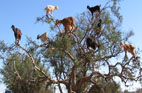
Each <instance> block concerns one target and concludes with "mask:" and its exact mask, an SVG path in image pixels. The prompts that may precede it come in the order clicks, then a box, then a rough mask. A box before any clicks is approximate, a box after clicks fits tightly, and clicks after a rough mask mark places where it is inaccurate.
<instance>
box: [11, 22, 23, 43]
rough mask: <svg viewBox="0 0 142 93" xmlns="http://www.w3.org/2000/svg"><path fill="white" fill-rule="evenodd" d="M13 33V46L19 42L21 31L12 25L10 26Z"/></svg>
mask: <svg viewBox="0 0 142 93" xmlns="http://www.w3.org/2000/svg"><path fill="white" fill-rule="evenodd" d="M11 28H12V30H13V32H14V36H15V44H19V40H21V35H22V33H21V30H20V29H19V28H15V26H14V25H12V26H11Z"/></svg>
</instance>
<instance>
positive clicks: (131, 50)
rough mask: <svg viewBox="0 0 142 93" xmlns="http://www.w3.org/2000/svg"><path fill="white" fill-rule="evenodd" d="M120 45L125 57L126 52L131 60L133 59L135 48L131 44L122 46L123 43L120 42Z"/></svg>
mask: <svg viewBox="0 0 142 93" xmlns="http://www.w3.org/2000/svg"><path fill="white" fill-rule="evenodd" d="M120 45H121V46H122V47H123V49H124V51H125V56H127V51H128V52H129V53H131V54H132V55H133V58H135V57H136V56H135V50H134V49H135V47H134V46H132V45H131V44H124V43H123V42H120Z"/></svg>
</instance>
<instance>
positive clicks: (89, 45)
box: [86, 37, 100, 50]
mask: <svg viewBox="0 0 142 93" xmlns="http://www.w3.org/2000/svg"><path fill="white" fill-rule="evenodd" d="M86 43H87V48H88V49H89V47H91V48H93V49H94V50H95V49H96V48H97V47H98V48H99V47H100V44H97V43H96V42H95V41H93V40H92V39H91V38H90V37H88V38H87V40H86Z"/></svg>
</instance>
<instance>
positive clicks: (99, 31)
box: [96, 19, 102, 36]
mask: <svg viewBox="0 0 142 93" xmlns="http://www.w3.org/2000/svg"><path fill="white" fill-rule="evenodd" d="M96 28H97V29H96V35H97V36H100V35H101V28H102V20H101V19H99V23H98V24H97V27H96Z"/></svg>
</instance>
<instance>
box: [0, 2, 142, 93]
mask: <svg viewBox="0 0 142 93" xmlns="http://www.w3.org/2000/svg"><path fill="white" fill-rule="evenodd" d="M119 1H120V0H110V1H108V2H107V3H106V5H105V6H104V7H103V8H102V9H101V14H98V13H95V15H94V16H93V17H92V16H91V13H90V12H89V11H88V12H83V13H81V14H80V15H78V16H77V17H76V25H75V26H76V28H75V31H74V32H73V33H72V34H71V35H69V34H67V33H64V32H65V31H64V30H63V29H61V28H60V26H58V25H55V19H54V18H50V17H48V18H47V17H45V16H43V17H38V18H37V22H43V23H47V24H48V25H50V26H51V27H50V28H51V31H55V32H58V33H54V38H48V43H47V44H41V45H39V44H38V43H37V42H36V41H32V40H31V39H28V43H27V45H26V48H24V47H22V46H21V45H16V47H11V46H6V44H4V43H3V42H1V43H0V44H1V49H0V51H1V54H2V53H5V55H3V56H1V58H2V59H6V60H3V62H4V63H5V67H4V68H3V69H1V73H2V74H3V76H4V81H5V83H6V84H7V85H11V82H12V83H15V82H16V84H15V85H17V86H18V85H19V80H23V79H24V81H27V80H28V82H29V81H31V80H32V81H33V79H34V81H35V82H34V83H35V84H34V85H35V86H32V87H33V88H34V89H40V88H42V86H43V85H44V84H45V82H44V81H46V83H47V86H48V85H57V86H58V88H59V91H60V93H63V88H62V86H61V84H62V85H64V86H65V87H66V89H67V91H68V93H91V90H92V91H96V90H98V91H97V92H98V93H99V92H101V93H103V91H108V93H119V87H120V86H119V84H117V83H116V82H115V77H118V78H120V80H121V81H122V82H123V83H124V84H126V85H127V83H128V82H130V81H138V80H141V74H142V73H141V65H142V64H141V62H140V58H139V55H138V54H139V51H136V56H137V57H136V58H135V59H134V58H133V57H131V58H127V59H125V58H123V57H121V56H120V55H121V53H123V50H122V47H121V46H120V41H123V42H127V41H128V39H129V37H130V36H132V35H133V32H129V33H128V34H126V35H125V34H124V33H123V32H122V31H121V22H122V16H121V15H120V13H119V9H120V8H119V5H118V4H119ZM100 19H101V20H102V23H101V27H100V28H98V26H97V25H98V23H99V21H98V20H100ZM87 37H91V38H92V39H93V40H94V41H95V42H96V43H97V44H98V45H100V47H98V48H96V49H95V50H93V49H91V48H90V49H89V50H88V49H87V45H86V38H87ZM17 49H19V50H17ZM24 53H26V54H24ZM21 54H22V55H23V56H24V58H23V56H22V55H21ZM21 60H23V61H21ZM7 63H9V64H8V65H6V64H7ZM23 64H24V65H23ZM7 66H11V67H7ZM23 66H24V69H23V70H24V71H21V68H22V67H23ZM48 68H49V69H50V70H51V72H52V73H50V74H49V73H48ZM8 69H10V70H8ZM103 71H104V72H103ZM23 72H24V74H23ZM7 73H8V74H7ZM8 75H10V76H9V77H8V78H7V77H6V76H8ZM30 76H31V77H30ZM9 79H10V80H9ZM15 79H17V80H18V81H15ZM40 80H41V81H40ZM42 81H43V82H42ZM17 82H18V84H17ZM39 82H40V83H39ZM20 84H21V82H20ZM36 84H37V85H36ZM103 84H104V85H103ZM24 85H26V84H25V83H24ZM9 87H10V86H9ZM12 87H14V86H12ZM37 87H39V88H37ZM26 88H29V86H28V87H26ZM51 89H52V88H51ZM30 91H34V90H32V88H30ZM27 93H30V92H27Z"/></svg>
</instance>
